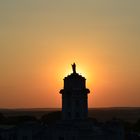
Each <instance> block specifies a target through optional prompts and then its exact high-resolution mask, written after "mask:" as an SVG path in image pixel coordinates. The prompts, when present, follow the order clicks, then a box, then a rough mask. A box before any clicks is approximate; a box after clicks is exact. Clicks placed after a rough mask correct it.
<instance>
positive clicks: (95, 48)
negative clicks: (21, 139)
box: [0, 0, 140, 108]
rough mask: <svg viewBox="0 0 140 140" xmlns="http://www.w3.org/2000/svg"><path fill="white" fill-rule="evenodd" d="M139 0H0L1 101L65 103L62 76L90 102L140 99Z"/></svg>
mask: <svg viewBox="0 0 140 140" xmlns="http://www.w3.org/2000/svg"><path fill="white" fill-rule="evenodd" d="M139 5H140V1H139V0H118V1H116V0H104V1H103V0H98V1H96V0H76V1H74V0H60V1H58V0H24V1H18V0H12V1H11V0H7V1H0V17H1V18H0V108H22V107H24V108H30V107H32V108H33V107H37V108H40V107H41V108H44V107H45V108H46V107H61V95H60V94H59V90H60V89H61V88H63V78H64V77H65V76H67V75H68V74H70V73H71V64H72V63H73V62H76V64H77V71H78V72H79V73H81V74H82V75H83V76H85V77H86V79H87V87H88V88H89V89H90V91H91V94H90V95H89V107H112V106H140V38H139V37H140V9H139Z"/></svg>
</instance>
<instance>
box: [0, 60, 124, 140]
mask: <svg viewBox="0 0 140 140" xmlns="http://www.w3.org/2000/svg"><path fill="white" fill-rule="evenodd" d="M72 70H73V73H71V74H70V75H68V76H67V77H65V78H64V88H63V89H61V90H60V93H61V94H62V119H60V120H57V121H55V122H54V123H52V122H50V123H48V124H46V123H45V124H43V123H42V122H37V121H36V120H29V121H28V122H25V123H22V124H20V125H4V126H0V140H123V139H124V137H123V134H124V132H123V129H122V127H121V126H120V125H119V123H118V122H117V121H113V122H111V123H107V124H106V123H102V124H100V123H97V122H95V121H94V120H92V119H88V93H90V91H89V89H87V88H86V79H85V78H84V77H82V76H81V75H80V74H78V73H77V72H76V64H75V63H74V64H73V65H72ZM56 115H57V114H56ZM58 116H59V115H58ZM48 120H49V117H48ZM50 120H51V119H50Z"/></svg>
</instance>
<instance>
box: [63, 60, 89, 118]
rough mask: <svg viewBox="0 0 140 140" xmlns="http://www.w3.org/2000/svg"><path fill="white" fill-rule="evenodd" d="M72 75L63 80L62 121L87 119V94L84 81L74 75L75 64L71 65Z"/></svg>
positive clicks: (76, 74) (79, 76)
mask: <svg viewBox="0 0 140 140" xmlns="http://www.w3.org/2000/svg"><path fill="white" fill-rule="evenodd" d="M72 69H73V73H72V74H71V75H69V76H67V77H65V78H64V89H62V90H60V93H61V94H62V117H63V119H64V120H77V119H82V120H83V119H87V117H88V101H87V100H88V95H87V94H88V93H89V92H90V91H89V89H87V88H86V79H85V78H84V77H82V76H81V75H79V74H78V73H76V64H75V63H74V64H73V65H72Z"/></svg>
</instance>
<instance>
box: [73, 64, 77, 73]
mask: <svg viewBox="0 0 140 140" xmlns="http://www.w3.org/2000/svg"><path fill="white" fill-rule="evenodd" d="M72 70H73V73H76V64H75V63H73V64H72Z"/></svg>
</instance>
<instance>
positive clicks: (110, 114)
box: [0, 107, 140, 123]
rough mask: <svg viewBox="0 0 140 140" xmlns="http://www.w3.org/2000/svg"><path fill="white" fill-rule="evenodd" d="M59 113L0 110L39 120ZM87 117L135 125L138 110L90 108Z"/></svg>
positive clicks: (138, 116) (36, 110) (8, 114)
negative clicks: (50, 114)
mask: <svg viewBox="0 0 140 140" xmlns="http://www.w3.org/2000/svg"><path fill="white" fill-rule="evenodd" d="M55 111H61V109H54V108H53V109H0V113H2V114H3V115H4V116H6V117H8V116H34V117H36V118H38V119H40V118H41V117H42V116H44V115H47V114H49V113H52V112H55ZM89 117H90V118H94V119H97V120H98V121H103V122H104V121H108V120H111V119H113V118H117V119H121V120H124V121H127V122H131V123H135V122H136V121H138V120H139V119H140V108H138V107H137V108H135V107H132V108H124V107H122V108H117V107H115V108H92V109H89Z"/></svg>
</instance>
